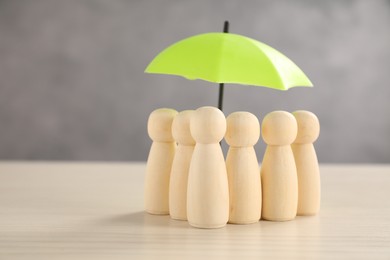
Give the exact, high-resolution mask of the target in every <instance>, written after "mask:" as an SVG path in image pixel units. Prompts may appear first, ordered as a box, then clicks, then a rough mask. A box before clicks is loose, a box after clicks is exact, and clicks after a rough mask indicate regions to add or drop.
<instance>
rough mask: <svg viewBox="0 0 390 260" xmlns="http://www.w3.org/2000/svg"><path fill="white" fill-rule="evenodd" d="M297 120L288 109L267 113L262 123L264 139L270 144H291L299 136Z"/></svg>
mask: <svg viewBox="0 0 390 260" xmlns="http://www.w3.org/2000/svg"><path fill="white" fill-rule="evenodd" d="M297 130H298V126H297V121H296V120H295V117H294V116H293V115H292V114H291V113H289V112H286V111H274V112H271V113H269V114H267V115H266V116H265V117H264V119H263V122H262V124H261V131H262V134H263V139H264V141H265V142H266V143H267V144H268V145H289V144H291V143H292V142H294V140H295V138H296V136H297Z"/></svg>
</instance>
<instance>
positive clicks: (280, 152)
mask: <svg viewBox="0 0 390 260" xmlns="http://www.w3.org/2000/svg"><path fill="white" fill-rule="evenodd" d="M261 131H262V136H263V139H264V141H265V142H266V143H267V144H268V145H267V149H266V151H265V154H264V158H263V163H262V165H261V182H262V191H263V205H262V215H261V216H262V218H263V219H266V220H272V221H286V220H292V219H294V218H295V216H296V214H297V204H298V179H297V169H296V166H295V161H294V155H293V152H292V149H291V146H290V145H291V143H292V142H293V141H294V140H295V138H296V136H297V121H296V120H295V117H294V116H293V115H292V114H290V113H288V112H285V111H274V112H271V113H269V114H268V115H266V116H265V118H264V119H263V122H262V129H261Z"/></svg>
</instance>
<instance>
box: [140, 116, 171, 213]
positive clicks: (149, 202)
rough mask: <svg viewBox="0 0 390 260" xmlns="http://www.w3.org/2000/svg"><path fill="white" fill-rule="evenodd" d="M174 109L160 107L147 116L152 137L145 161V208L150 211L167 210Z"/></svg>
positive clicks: (166, 211) (161, 211)
mask: <svg viewBox="0 0 390 260" xmlns="http://www.w3.org/2000/svg"><path fill="white" fill-rule="evenodd" d="M176 115H177V111H176V110H173V109H169V108H160V109H157V110H155V111H153V112H152V113H151V114H150V116H149V120H148V133H149V136H150V138H151V139H152V140H153V144H152V147H151V148H150V152H149V157H148V161H147V165H146V177H145V210H146V212H148V213H150V214H159V215H166V214H169V176H170V174H171V167H172V161H173V157H174V155H175V150H176V143H175V141H174V140H173V137H172V121H173V119H174V118H175V116H176Z"/></svg>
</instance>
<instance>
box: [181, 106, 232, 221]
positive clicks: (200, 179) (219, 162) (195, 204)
mask: <svg viewBox="0 0 390 260" xmlns="http://www.w3.org/2000/svg"><path fill="white" fill-rule="evenodd" d="M190 129H191V135H192V137H193V138H194V139H195V141H196V145H195V149H194V153H193V154H192V160H191V164H190V171H189V175H188V189H187V218H188V222H189V223H190V225H191V226H194V227H198V228H220V227H223V226H225V225H226V223H227V221H228V218H229V191H228V180H227V174H226V165H225V160H224V157H223V153H222V150H221V146H220V145H219V142H220V141H221V140H222V138H223V137H224V136H225V132H226V118H225V116H224V114H223V113H222V111H221V110H219V109H217V108H215V107H201V108H198V109H197V110H196V111H195V112H194V114H193V116H192V118H191V125H190Z"/></svg>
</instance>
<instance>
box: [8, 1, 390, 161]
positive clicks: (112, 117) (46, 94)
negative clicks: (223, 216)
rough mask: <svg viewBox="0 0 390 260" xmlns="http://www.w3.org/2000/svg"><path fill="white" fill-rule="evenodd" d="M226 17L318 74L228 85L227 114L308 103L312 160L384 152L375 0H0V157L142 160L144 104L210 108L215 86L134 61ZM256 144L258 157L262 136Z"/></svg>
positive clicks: (382, 11) (385, 56) (382, 35)
mask: <svg viewBox="0 0 390 260" xmlns="http://www.w3.org/2000/svg"><path fill="white" fill-rule="evenodd" d="M225 19H227V20H229V21H230V23H231V28H230V30H231V32H234V33H239V34H244V35H247V36H249V37H253V38H255V39H258V40H260V41H262V42H264V43H266V44H269V45H271V46H273V47H274V48H276V49H278V50H279V51H281V52H282V53H284V54H285V55H286V56H287V57H289V58H291V59H292V60H293V61H294V62H295V63H296V64H297V65H298V66H300V67H301V68H302V69H303V71H305V73H306V74H307V75H308V76H309V78H310V79H311V80H312V81H313V83H314V85H315V87H314V88H294V89H290V90H289V91H287V92H279V91H276V90H271V89H266V88H258V87H249V86H239V85H227V86H226V87H225V103H224V112H225V114H226V115H228V114H229V113H231V112H234V111H238V110H245V111H250V112H252V113H254V114H256V115H257V116H258V117H259V119H260V120H261V119H262V118H263V117H264V115H265V114H266V113H268V112H270V111H273V110H287V111H294V110H297V109H306V110H310V111H313V112H314V113H316V114H317V115H318V117H319V119H320V122H321V135H320V138H319V140H318V141H317V143H316V149H317V153H318V157H319V160H320V162H336V163H339V162H343V163H390V102H389V99H390V83H389V75H390V1H384V0H383V1H380V0H378V1H366V0H356V1H353V0H349V1H348V0H347V1H322V0H316V1H308V0H307V1H305V0H298V1H289V0H284V1H259V0H256V1H238V0H237V1H233V0H225V1H224V0H212V1H211V0H209V1H207V0H196V1H195V0H193V1H183V0H166V1H161V0H149V1H147V0H132V1H130V0H129V1H124V0H110V1H109V0H67V1H61V0H35V1H27V0H25V1H22V0H18V1H15V0H0V160H9V159H11V160H25V159H27V160H30V159H31V160H123V161H129V160H130V161H144V160H146V159H147V154H148V151H149V148H150V144H151V142H150V140H149V138H148V135H147V132H146V123H147V118H148V115H149V113H150V112H152V111H153V110H154V109H156V108H159V107H172V108H175V109H177V110H184V109H194V108H197V107H200V106H204V105H213V106H216V105H217V93H218V87H217V85H216V84H211V83H208V82H204V81H188V80H185V79H183V78H180V77H175V76H165V75H148V74H144V73H143V70H144V68H145V67H146V65H147V64H148V62H149V61H151V60H152V59H153V57H154V56H155V55H156V54H157V53H158V52H159V51H161V50H162V49H164V48H165V47H167V46H168V45H170V44H172V43H174V42H176V41H178V40H180V39H182V38H185V37H188V36H190V35H194V34H198V33H204V32H209V31H220V30H221V29H222V25H223V22H224V20H225ZM224 149H225V151H226V144H224ZM256 150H257V153H258V157H259V160H261V158H262V156H263V152H264V144H263V142H262V141H259V143H258V144H257V145H256Z"/></svg>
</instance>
